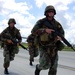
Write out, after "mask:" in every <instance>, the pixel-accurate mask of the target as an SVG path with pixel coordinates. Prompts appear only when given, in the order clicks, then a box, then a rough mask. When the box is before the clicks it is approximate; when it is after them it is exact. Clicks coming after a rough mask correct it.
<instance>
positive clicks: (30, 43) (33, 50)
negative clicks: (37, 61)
mask: <svg viewBox="0 0 75 75" xmlns="http://www.w3.org/2000/svg"><path fill="white" fill-rule="evenodd" d="M34 39H35V36H34V35H32V34H30V35H29V36H28V38H27V42H28V47H29V55H30V59H29V60H30V61H34V57H37V56H38V48H37V47H36V46H35V45H34Z"/></svg>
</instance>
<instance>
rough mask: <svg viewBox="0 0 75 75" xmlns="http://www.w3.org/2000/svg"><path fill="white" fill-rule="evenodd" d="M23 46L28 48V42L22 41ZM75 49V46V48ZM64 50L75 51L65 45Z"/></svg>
mask: <svg viewBox="0 0 75 75" xmlns="http://www.w3.org/2000/svg"><path fill="white" fill-rule="evenodd" d="M22 45H23V46H25V47H26V48H28V44H27V43H22ZM74 49H75V48H74ZM63 51H73V50H72V49H71V48H70V47H68V46H65V47H64V49H63Z"/></svg>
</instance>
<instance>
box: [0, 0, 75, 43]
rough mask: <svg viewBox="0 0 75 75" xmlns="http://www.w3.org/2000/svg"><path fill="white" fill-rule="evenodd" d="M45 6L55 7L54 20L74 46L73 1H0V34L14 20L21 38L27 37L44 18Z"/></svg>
mask: <svg viewBox="0 0 75 75" xmlns="http://www.w3.org/2000/svg"><path fill="white" fill-rule="evenodd" d="M47 5H53V6H54V7H55V10H56V15H55V19H56V20H57V21H59V22H60V23H61V24H62V27H63V28H64V31H65V38H66V39H67V40H68V41H69V42H70V43H71V44H75V0H0V33H1V32H2V31H3V30H4V29H5V28H6V27H7V26H8V20H9V19H10V18H14V19H15V20H16V25H15V26H16V27H17V28H18V29H20V32H21V36H22V37H27V36H28V35H29V34H30V33H31V29H32V28H33V26H34V25H35V23H36V22H37V21H38V20H39V19H41V18H43V17H45V16H44V11H45V8H46V6H47Z"/></svg>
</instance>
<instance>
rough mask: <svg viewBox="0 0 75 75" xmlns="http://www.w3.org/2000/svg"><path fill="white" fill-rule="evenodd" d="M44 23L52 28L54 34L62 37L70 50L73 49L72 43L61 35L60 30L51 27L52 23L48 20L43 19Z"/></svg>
mask: <svg viewBox="0 0 75 75" xmlns="http://www.w3.org/2000/svg"><path fill="white" fill-rule="evenodd" d="M44 25H45V26H47V27H48V28H51V29H53V30H54V32H53V33H54V34H56V36H60V37H61V39H62V41H63V42H64V43H65V44H66V45H67V46H68V47H70V48H71V49H72V50H74V51H75V49H74V48H73V47H72V45H71V44H70V43H69V42H68V41H67V40H66V39H65V38H64V37H63V36H62V34H61V33H60V32H58V31H57V30H56V28H54V27H53V26H54V25H53V24H52V23H50V22H48V21H45V22H44Z"/></svg>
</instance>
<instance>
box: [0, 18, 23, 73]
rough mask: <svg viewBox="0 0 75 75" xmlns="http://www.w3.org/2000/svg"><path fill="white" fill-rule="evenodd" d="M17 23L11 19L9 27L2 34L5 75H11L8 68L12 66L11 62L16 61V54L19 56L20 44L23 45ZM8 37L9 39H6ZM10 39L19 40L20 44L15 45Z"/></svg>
mask: <svg viewBox="0 0 75 75" xmlns="http://www.w3.org/2000/svg"><path fill="white" fill-rule="evenodd" d="M15 24H16V21H15V19H14V18H10V19H9V21H8V27H7V28H6V29H4V30H3V31H2V33H1V40H2V42H3V43H4V47H3V49H4V52H3V56H4V64H3V67H4V68H5V69H4V73H5V74H9V72H8V67H9V66H10V61H13V60H14V57H15V54H18V52H19V48H18V46H19V43H21V41H22V38H21V34H20V32H19V30H18V29H17V28H16V27H15ZM6 36H7V37H6ZM9 38H12V39H14V40H16V39H17V40H18V43H17V44H15V43H13V42H12V40H10V39H9Z"/></svg>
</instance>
